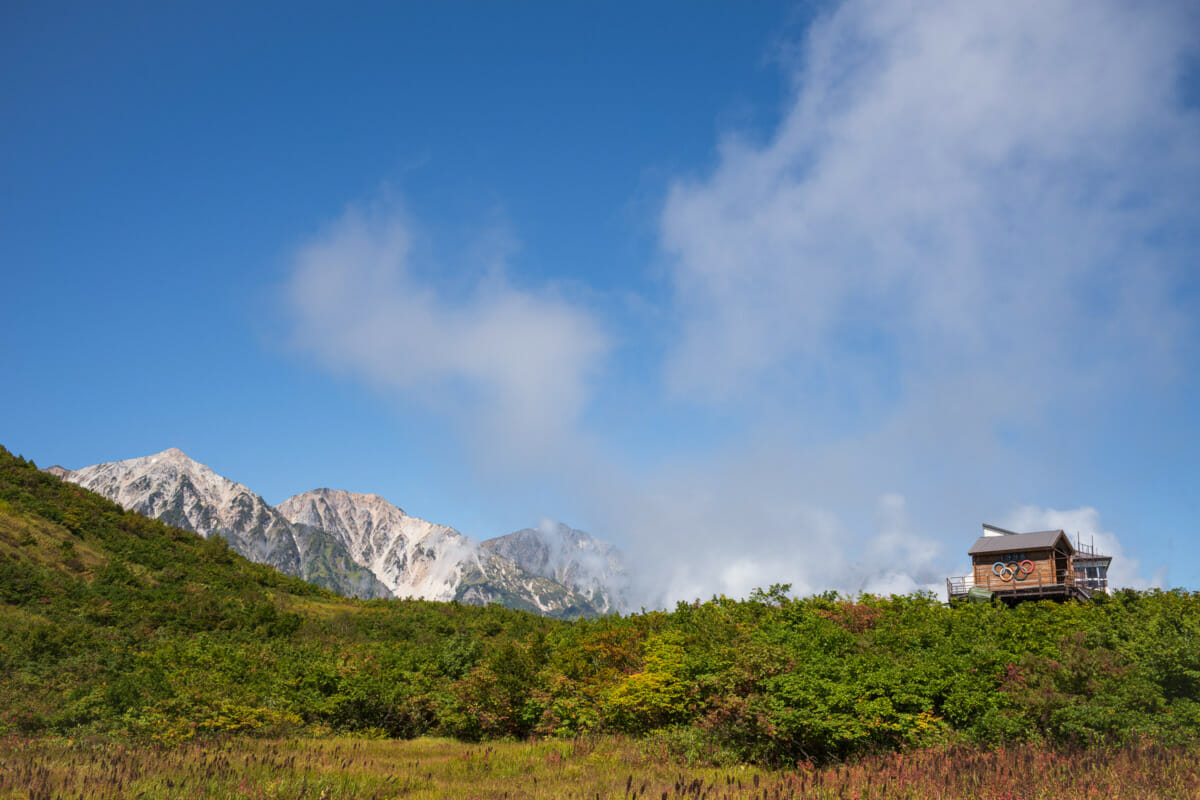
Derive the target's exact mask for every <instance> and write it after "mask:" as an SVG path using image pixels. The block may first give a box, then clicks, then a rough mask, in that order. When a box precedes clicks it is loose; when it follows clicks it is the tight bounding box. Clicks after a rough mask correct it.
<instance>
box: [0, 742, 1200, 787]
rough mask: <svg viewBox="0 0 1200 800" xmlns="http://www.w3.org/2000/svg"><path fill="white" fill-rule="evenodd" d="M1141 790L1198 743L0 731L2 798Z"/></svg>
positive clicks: (1168, 776) (1194, 763) (1194, 765)
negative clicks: (819, 763)
mask: <svg viewBox="0 0 1200 800" xmlns="http://www.w3.org/2000/svg"><path fill="white" fill-rule="evenodd" d="M77 797H78V798H97V800H100V799H102V798H112V799H113V800H117V798H139V799H140V800H175V799H176V798H177V799H178V800H184V798H187V799H188V800H192V799H193V798H196V799H199V798H204V799H205V800H224V799H225V798H261V799H262V800H283V799H284V798H288V799H289V800H291V799H292V798H314V799H315V798H326V799H327V800H332V798H344V800H376V799H378V800H383V799H384V798H408V799H410V800H434V799H435V798H455V799H456V800H508V799H509V798H529V799H530V800H570V798H578V800H593V798H598V799H605V798H622V799H623V800H633V799H634V798H645V799H647V800H657V799H659V798H664V799H665V798H672V799H675V798H679V799H680V800H683V799H684V798H690V799H691V800H760V799H761V800H782V798H798V799H800V798H812V800H817V799H818V798H820V799H821V800H834V798H838V799H839V800H842V799H844V798H853V800H868V798H870V799H872V800H938V799H939V798H944V799H946V800H949V798H955V799H956V800H958V799H959V798H961V799H962V800H967V799H968V798H970V799H971V800H975V799H978V800H1018V798H1019V799H1020V800H1063V799H1064V798H1089V799H1090V798H1096V799H1097V800H1102V799H1103V800H1108V799H1111V800H1117V799H1120V800H1126V799H1128V800H1150V799H1151V798H1178V800H1193V799H1194V798H1196V797H1200V751H1198V750H1196V749H1194V748H1185V747H1175V748H1169V747H1162V746H1158V745H1141V746H1126V747H1123V748H1120V749H1117V750H1111V751H1105V750H1095V749H1093V750H1089V751H1082V752H1074V753H1070V752H1059V751H1051V750H1047V749H1042V748H1038V747H1033V746H1020V747H1015V748H1008V749H999V750H990V751H989V750H977V749H966V748H949V749H935V750H923V751H914V752H910V753H907V754H895V753H889V754H881V755H877V756H869V757H863V758H859V759H855V760H854V761H851V762H848V763H845V764H841V765H837V766H829V767H824V768H814V767H812V766H810V765H801V766H800V767H798V768H792V769H788V770H768V769H764V768H760V767H754V766H749V765H738V766H729V767H720V768H718V767H700V766H687V765H684V764H682V763H680V762H679V760H678V759H676V758H673V757H671V756H670V755H669V754H668V753H666V752H665V750H664V749H662V748H659V747H656V746H655V743H654V742H653V740H634V739H629V738H625V737H601V738H596V739H578V740H574V741H561V740H553V741H551V740H544V741H537V742H493V743H487V744H467V743H461V742H456V741H454V740H449V739H436V738H421V739H413V740H404V741H397V740H381V739H349V738H322V739H257V738H255V739H233V738H231V739H222V740H215V741H211V742H207V743H199V742H193V743H191V744H188V745H185V746H179V747H171V748H165V747H153V746H138V745H133V744H123V743H113V742H111V741H88V740H72V739H47V738H38V739H23V738H17V737H10V738H7V739H4V740H2V741H0V798H6V799H7V798H20V799H21V800H42V798H46V799H47V800H48V799H49V798H77Z"/></svg>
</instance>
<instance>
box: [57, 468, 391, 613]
mask: <svg viewBox="0 0 1200 800" xmlns="http://www.w3.org/2000/svg"><path fill="white" fill-rule="evenodd" d="M60 469H61V468H60ZM60 477H62V478H63V479H64V480H68V481H71V482H72V483H77V484H79V485H80V486H82V487H84V488H85V489H90V490H91V491H93V492H96V493H97V494H101V495H104V496H105V497H107V498H109V499H110V500H112V501H114V502H116V503H118V504H120V505H121V506H122V507H124V508H127V509H129V510H131V511H136V512H138V513H139V514H145V515H146V516H148V517H154V518H156V519H160V520H162V521H163V522H165V523H167V524H168V525H174V526H176V527H179V528H183V529H185V530H189V531H195V532H196V533H198V534H200V535H201V536H203V537H205V538H207V537H209V536H212V535H214V534H219V535H221V536H222V537H224V538H225V540H226V541H228V542H229V546H230V548H232V549H233V550H234V551H235V552H237V553H240V554H241V555H243V556H245V557H246V558H249V559H250V560H251V561H257V562H259V563H261V564H269V565H271V566H273V567H275V568H276V569H278V570H279V571H280V572H284V573H287V574H288V575H297V576H300V577H302V578H305V579H306V580H312V581H313V582H314V583H317V584H319V585H321V586H325V587H326V588H329V589H332V590H334V591H337V592H340V593H342V594H347V595H355V596H360V597H386V596H388V594H389V593H388V591H387V589H386V588H385V587H384V586H383V584H381V583H380V582H379V581H377V580H376V579H375V577H374V576H373V575H372V574H371V573H370V572H369V571H366V570H363V569H362V568H361V567H358V565H356V564H355V563H354V560H353V559H352V558H350V557H349V556H348V554H347V553H346V552H345V549H344V548H343V547H341V545H340V544H338V543H337V542H334V541H332V540H329V538H328V537H327V536H326V535H325V534H324V533H323V532H321V531H312V530H298V529H297V528H296V527H295V526H293V525H292V524H291V522H289V521H288V520H287V519H286V518H285V517H284V516H283V515H282V514H280V513H279V512H278V511H277V510H276V509H274V508H273V507H272V506H270V505H269V504H268V503H267V502H266V501H265V500H263V499H262V498H261V497H259V496H258V495H257V494H255V493H254V492H252V491H250V489H249V488H248V487H246V486H243V485H242V484H240V483H235V482H234V481H231V480H229V479H228V478H224V477H221V476H220V475H218V474H216V473H215V472H213V471H212V470H211V469H209V468H208V467H206V466H205V465H203V464H200V463H198V462H196V461H193V460H192V459H190V458H188V457H187V456H186V455H185V454H184V453H183V452H181V451H180V450H176V449H174V448H172V449H170V450H164V451H163V452H161V453H156V454H155V455H152V456H145V457H143V458H132V459H128V460H125V461H115V462H112V463H108V464H96V465H94V466H91V467H84V468H83V469H80V470H75V471H69V470H63V473H62V474H60Z"/></svg>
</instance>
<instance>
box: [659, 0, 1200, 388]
mask: <svg viewBox="0 0 1200 800" xmlns="http://www.w3.org/2000/svg"><path fill="white" fill-rule="evenodd" d="M1169 11H1170V9H1169V8H1168V7H1165V6H1162V5H1161V4H1158V5H1156V6H1155V7H1154V8H1153V9H1150V8H1147V7H1144V6H1141V5H1133V4H1126V3H1120V2H1100V1H1099V0H1087V1H1086V2H1072V1H1070V0H1066V1H1064V2H1055V1H1054V0H1017V1H1016V2H1010V3H1003V4H995V5H980V4H964V3H957V2H910V3H897V2H886V1H884V0H850V1H849V2H846V3H844V4H842V5H841V6H840V7H839V8H838V9H837V10H836V11H835V12H834V13H832V14H831V15H830V16H829V17H827V18H826V19H824V20H823V21H821V22H819V23H818V24H816V25H815V26H813V28H812V29H811V31H810V34H809V36H808V39H807V42H806V47H805V48H804V51H803V52H804V56H803V60H802V62H801V63H800V64H799V66H798V69H797V73H796V81H797V90H796V94H795V96H794V97H793V99H792V102H791V104H790V106H789V107H788V109H787V113H786V114H785V116H784V118H783V121H782V123H781V124H780V125H779V127H778V129H777V130H776V131H774V133H773V134H772V135H771V136H770V137H769V140H768V141H766V143H764V144H762V145H755V144H749V143H747V142H745V141H741V140H739V139H738V138H736V137H729V138H728V139H727V140H726V141H725V142H723V144H722V147H721V150H720V157H719V161H718V163H717V166H716V168H715V169H714V170H713V171H712V173H711V174H710V175H709V176H707V177H705V178H702V179H698V180H689V181H678V182H676V183H675V184H674V185H673V186H672V188H671V191H670V194H669V198H668V200H667V202H666V205H665V208H664V211H663V215H662V225H661V231H662V245H663V248H664V249H665V250H666V251H667V253H668V254H670V255H671V256H672V257H673V280H674V285H675V288H676V296H677V301H678V303H679V309H678V310H679V313H680V318H681V321H682V335H681V338H680V340H679V342H678V346H677V349H676V351H675V353H674V357H673V359H672V361H671V363H670V365H669V366H670V376H669V377H670V382H671V385H672V386H673V387H674V388H675V389H677V390H679V391H683V392H688V393H701V394H704V395H708V396H710V397H712V398H715V399H718V400H722V399H728V397H729V396H730V395H731V394H732V395H736V393H737V392H739V391H740V390H741V389H742V388H743V387H744V386H745V385H746V383H747V381H751V380H758V379H763V378H764V377H766V378H770V379H774V380H777V379H779V378H780V374H779V373H780V372H783V373H786V372H788V371H791V372H793V373H795V372H799V373H801V374H807V373H805V372H804V368H811V367H812V365H813V364H814V363H815V364H818V365H835V364H837V363H839V362H840V359H841V358H842V357H844V356H845V355H847V354H848V353H853V352H855V351H856V350H857V349H861V348H862V346H863V345H862V344H861V338H862V337H863V335H864V334H865V335H869V336H874V337H875V339H874V344H872V345H868V347H879V348H885V349H886V350H887V355H888V357H889V358H892V359H895V360H896V361H898V362H899V363H900V364H902V365H903V368H904V370H905V374H906V376H907V377H909V378H910V379H912V378H916V377H917V376H922V377H923V376H925V375H928V374H930V373H932V374H934V375H940V374H945V373H946V372H947V371H951V372H952V371H956V370H961V369H963V368H964V367H966V366H968V365H971V364H973V363H975V362H977V361H978V360H979V359H981V358H987V359H988V362H989V364H990V365H991V366H992V367H993V368H994V369H997V370H1004V371H1008V372H1011V373H1018V372H1019V373H1021V374H1024V375H1025V376H1034V377H1038V378H1043V379H1044V378H1046V377H1048V376H1050V375H1053V374H1056V373H1058V372H1059V371H1060V370H1062V369H1063V368H1065V367H1066V366H1067V365H1068V362H1071V365H1072V367H1073V368H1076V369H1078V368H1080V365H1079V363H1078V362H1079V361H1080V356H1081V355H1083V356H1084V357H1086V358H1091V359H1093V360H1096V361H1100V362H1105V361H1110V360H1114V359H1115V360H1119V361H1122V362H1125V361H1127V360H1128V359H1129V358H1130V354H1131V353H1137V358H1139V359H1145V358H1146V357H1147V352H1146V351H1147V349H1148V348H1150V347H1153V346H1159V345H1161V344H1162V341H1161V337H1162V335H1163V332H1164V331H1167V332H1170V331H1171V329H1172V326H1174V325H1177V324H1179V321H1178V320H1177V319H1172V314H1170V313H1167V312H1170V310H1171V305H1170V303H1169V302H1168V301H1167V298H1166V292H1165V289H1166V287H1164V285H1163V284H1162V282H1161V280H1155V276H1156V275H1158V274H1159V272H1160V269H1161V265H1158V264H1155V263H1154V262H1153V261H1152V260H1149V259H1148V258H1147V252H1146V248H1144V247H1142V246H1141V245H1140V241H1141V237H1143V236H1144V235H1145V233H1146V230H1147V228H1151V227H1154V226H1156V225H1161V224H1164V223H1169V222H1171V221H1172V219H1174V221H1176V222H1180V221H1183V218H1181V217H1180V213H1179V211H1180V208H1182V207H1185V206H1181V205H1180V204H1179V202H1178V199H1179V194H1180V188H1179V186H1180V184H1179V182H1180V180H1181V172H1180V170H1182V171H1183V173H1190V174H1191V175H1192V176H1193V177H1195V176H1197V175H1198V174H1200V173H1198V172H1197V163H1198V162H1197V142H1200V136H1198V133H1200V127H1197V124H1196V119H1195V114H1194V113H1193V114H1190V115H1189V114H1186V113H1184V112H1183V111H1181V110H1180V108H1179V106H1178V104H1177V100H1176V98H1175V95H1174V93H1175V90H1176V84H1175V81H1176V79H1177V73H1178V69H1179V66H1180V62H1181V60H1182V55H1183V54H1184V53H1185V52H1186V50H1187V48H1189V47H1194V41H1192V40H1191V39H1189V37H1188V36H1187V33H1186V32H1185V29H1184V28H1183V27H1182V26H1180V25H1179V24H1178V23H1179V20H1178V19H1175V18H1174V17H1173V16H1172V14H1171V13H1169ZM1187 215H1188V216H1189V217H1191V218H1192V219H1193V220H1194V217H1195V214H1194V212H1187ZM1176 316H1177V315H1176ZM1149 321H1152V324H1147V323H1148V322H1149ZM848 334H850V335H848ZM1130 337H1132V339H1131V338H1130ZM1081 351H1082V353H1081ZM1035 365H1036V366H1035ZM838 380H847V379H845V378H838Z"/></svg>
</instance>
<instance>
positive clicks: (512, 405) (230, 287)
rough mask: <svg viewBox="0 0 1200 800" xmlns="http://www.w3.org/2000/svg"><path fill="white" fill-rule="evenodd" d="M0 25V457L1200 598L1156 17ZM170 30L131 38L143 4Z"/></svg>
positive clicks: (377, 10)
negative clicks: (1012, 534)
mask: <svg viewBox="0 0 1200 800" xmlns="http://www.w3.org/2000/svg"><path fill="white" fill-rule="evenodd" d="M249 5H250V4H220V3H204V4H150V3H146V4H120V3H118V4H116V5H107V6H105V7H104V8H100V7H97V6H95V5H94V4H80V5H70V4H67V5H57V6H53V7H51V6H48V5H46V4H41V3H10V4H7V5H6V6H5V8H4V10H3V11H0V23H2V24H0V30H2V31H3V36H4V38H5V47H3V48H0V112H2V118H3V119H4V121H5V123H4V125H2V126H0V187H3V188H2V190H0V269H2V270H3V277H4V286H5V293H4V297H5V300H6V302H5V303H4V314H3V316H2V320H0V344H2V345H3V350H2V351H0V352H2V353H3V364H2V366H3V374H4V375H5V384H6V390H5V391H4V392H3V393H0V394H2V397H0V443H3V444H4V445H5V446H6V447H8V448H9V449H11V450H14V451H16V452H20V453H23V454H24V455H26V456H28V457H31V458H33V459H35V460H36V461H37V462H38V463H39V464H42V465H49V464H53V463H60V464H63V465H65V466H68V467H80V466H85V465H88V464H92V463H97V462H101V461H112V460H117V459H121V458H131V457H136V456H140V455H146V454H149V453H152V452H157V451H160V450H163V449H166V448H167V447H179V448H181V449H183V450H184V451H185V452H187V453H188V454H189V455H191V456H192V457H193V458H196V459H197V460H199V461H202V462H204V463H206V464H208V465H209V466H211V467H212V468H213V469H215V470H216V471H218V472H219V473H221V474H223V475H226V476H228V477H231V478H233V479H235V480H238V481H240V482H243V483H246V484H248V485H249V486H251V487H252V488H254V489H255V490H256V491H259V492H261V493H262V494H263V495H264V496H265V497H266V498H267V499H268V501H270V502H280V501H282V500H283V499H285V498H286V497H288V496H290V495H291V494H294V493H297V492H300V491H304V490H307V489H310V488H315V487H318V486H330V487H334V488H346V489H350V490H354V491H362V492H375V493H379V494H381V495H383V496H384V497H386V498H388V499H389V500H391V501H392V502H394V503H396V504H397V505H400V506H401V507H403V508H404V509H405V510H406V511H408V512H409V513H412V514H415V515H418V516H421V517H424V518H426V519H430V520H433V521H436V522H441V523H444V524H449V525H453V526H455V527H457V528H459V529H460V530H462V531H463V532H465V533H467V534H468V535H470V536H472V537H475V538H487V537H489V536H494V535H499V534H502V533H505V532H508V531H511V530H515V529H517V528H520V527H525V526H529V525H533V524H536V523H538V522H539V521H540V520H542V519H545V518H552V519H558V520H562V521H565V522H567V523H569V524H572V525H574V526H576V527H582V528H585V529H587V530H590V531H592V532H593V533H595V534H596V535H598V536H601V537H602V538H607V539H610V540H612V541H614V542H617V543H618V544H621V545H622V546H625V547H627V548H628V549H630V550H631V551H633V552H634V553H635V554H636V558H637V562H638V564H639V565H640V566H641V567H642V568H643V570H644V572H645V573H646V577H647V581H646V585H647V586H648V587H652V588H651V589H648V593H647V601H648V602H650V603H655V602H667V603H669V602H673V601H674V600H676V599H680V598H683V597H691V596H700V595H708V594H711V593H714V592H726V593H729V594H735V595H737V594H745V593H746V592H747V591H748V590H749V589H750V588H753V587H754V586H758V585H766V584H769V583H774V582H790V583H793V584H794V585H795V586H796V588H797V590H798V591H802V592H803V591H821V590H824V589H828V588H836V589H840V590H843V591H857V590H861V589H866V590H871V591H880V592H886V591H905V590H909V589H912V588H918V587H922V586H931V587H936V586H937V585H938V583H939V582H940V579H941V577H942V576H944V575H945V574H947V573H955V572H957V571H960V570H961V569H962V568H963V567H964V566H965V560H966V559H965V550H966V548H967V547H968V546H969V544H970V542H971V541H972V540H973V538H974V537H975V536H976V535H977V534H978V533H979V524H980V523H981V522H991V523H995V524H1001V525H1006V526H1011V527H1024V528H1026V529H1034V528H1040V527H1064V528H1066V529H1068V530H1069V532H1071V533H1075V532H1079V533H1081V534H1083V535H1084V536H1085V537H1090V536H1096V537H1097V541H1098V542H1101V543H1103V545H1104V546H1105V547H1107V548H1108V549H1110V550H1112V551H1114V552H1115V553H1117V554H1119V555H1120V556H1122V558H1121V560H1120V562H1119V563H1120V566H1119V567H1114V571H1115V572H1116V575H1117V577H1118V579H1119V580H1120V581H1122V582H1125V583H1128V584H1130V585H1139V586H1145V585H1151V584H1154V585H1166V586H1187V587H1190V588H1200V566H1197V565H1198V564H1200V545H1198V544H1197V537H1196V529H1197V528H1196V522H1197V519H1200V501H1198V500H1197V497H1198V496H1200V491H1198V487H1200V456H1197V452H1198V450H1200V424H1198V422H1197V408H1198V407H1200V403H1198V402H1197V400H1196V398H1197V397H1198V396H1200V369H1198V368H1200V349H1198V344H1200V335H1198V334H1200V332H1198V331H1197V312H1198V311H1200V280H1198V270H1197V263H1198V262H1197V256H1198V255H1200V188H1198V187H1200V89H1198V88H1197V87H1198V86H1200V81H1198V80H1197V71H1198V64H1200V35H1197V34H1196V33H1195V32H1196V31H1198V30H1200V24H1198V23H1200V19H1198V14H1197V11H1196V9H1195V7H1194V5H1192V4H1187V3H1169V2H1165V3H1157V4H1153V7H1152V8H1147V7H1143V6H1139V5H1136V4H1132V3H1124V2H1116V1H1115V0H1089V2H1068V1H1066V0H1063V1H1062V2H1057V1H1056V2H1046V1H1045V0H1042V1H1040V2H1013V3H1006V4H1003V6H1002V7H1001V6H998V7H996V8H995V9H988V8H985V7H979V6H977V5H975V4H970V5H968V6H962V5H961V4H955V3H940V2H913V3H903V4H902V3H891V2H873V1H869V0H847V2H843V3H807V4H790V3H768V2H762V3H753V4H718V3H657V4H647V3H640V4H633V3H628V4H627V3H609V4H592V5H585V4H563V3H522V4H514V5H512V6H508V7H505V6H501V5H500V4H484V3H446V4H410V7H404V6H403V5H400V6H398V5H397V4H357V5H355V6H354V7H353V8H344V7H337V6H335V5H334V4H304V3H298V4H289V5H287V6H284V5H277V6H269V5H266V4H262V5H258V6H255V7H247V6H249ZM167 6H171V7H167Z"/></svg>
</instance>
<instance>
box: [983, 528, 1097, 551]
mask: <svg viewBox="0 0 1200 800" xmlns="http://www.w3.org/2000/svg"><path fill="white" fill-rule="evenodd" d="M1060 539H1061V540H1062V541H1063V542H1064V543H1065V544H1066V546H1067V551H1068V552H1070V553H1074V552H1075V548H1074V547H1073V546H1072V545H1071V540H1070V539H1068V538H1067V534H1065V533H1064V532H1062V531H1061V530H1058V531H1038V532H1036V533H1010V534H1009V535H1007V536H980V537H979V538H978V539H976V540H975V544H974V545H972V546H971V549H970V550H968V551H967V555H970V556H981V555H987V554H991V553H1011V552H1014V551H1028V550H1048V549H1051V548H1054V547H1057V546H1058V542H1059V540H1060Z"/></svg>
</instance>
